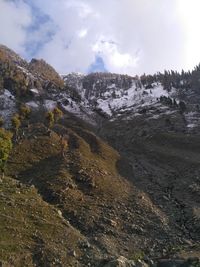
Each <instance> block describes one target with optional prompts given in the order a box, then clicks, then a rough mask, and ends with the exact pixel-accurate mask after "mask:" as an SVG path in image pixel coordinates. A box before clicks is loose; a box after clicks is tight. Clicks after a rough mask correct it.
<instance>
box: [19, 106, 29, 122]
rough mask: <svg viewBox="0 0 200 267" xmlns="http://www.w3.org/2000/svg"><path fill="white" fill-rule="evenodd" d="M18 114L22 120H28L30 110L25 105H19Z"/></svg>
mask: <svg viewBox="0 0 200 267" xmlns="http://www.w3.org/2000/svg"><path fill="white" fill-rule="evenodd" d="M19 113H20V115H21V117H22V118H24V119H28V118H29V115H30V113H31V109H30V107H29V106H27V105H25V104H21V106H20V108H19Z"/></svg>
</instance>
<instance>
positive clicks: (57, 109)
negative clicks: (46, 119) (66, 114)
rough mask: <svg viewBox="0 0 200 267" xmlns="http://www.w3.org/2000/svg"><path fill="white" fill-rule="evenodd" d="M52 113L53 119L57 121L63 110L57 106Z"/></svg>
mask: <svg viewBox="0 0 200 267" xmlns="http://www.w3.org/2000/svg"><path fill="white" fill-rule="evenodd" d="M53 114H54V119H55V121H58V120H59V119H60V118H62V117H63V112H62V110H60V109H59V108H58V107H57V108H54V110H53Z"/></svg>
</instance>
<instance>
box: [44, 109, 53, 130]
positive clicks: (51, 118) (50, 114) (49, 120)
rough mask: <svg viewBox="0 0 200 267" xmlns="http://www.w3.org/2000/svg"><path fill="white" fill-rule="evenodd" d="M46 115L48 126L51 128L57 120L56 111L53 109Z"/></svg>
mask: <svg viewBox="0 0 200 267" xmlns="http://www.w3.org/2000/svg"><path fill="white" fill-rule="evenodd" d="M45 117H46V120H47V124H48V127H49V128H51V127H52V126H53V125H54V122H55V118H54V113H53V112H52V111H48V112H47V113H46V116H45Z"/></svg>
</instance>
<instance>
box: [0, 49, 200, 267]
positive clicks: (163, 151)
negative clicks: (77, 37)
mask: <svg viewBox="0 0 200 267" xmlns="http://www.w3.org/2000/svg"><path fill="white" fill-rule="evenodd" d="M196 71H198V70H196ZM195 75H196V74H195ZM175 77H176V79H175V78H174V76H173V78H172V77H171V74H169V73H167V74H166V75H165V76H162V75H161V74H160V76H155V77H154V76H150V77H140V78H139V77H130V76H127V75H119V74H110V73H94V74H89V75H81V74H74V73H73V74H68V75H64V76H63V77H60V76H59V75H58V74H57V73H56V71H55V70H54V69H53V68H52V67H51V66H49V65H48V64H47V63H45V62H44V61H43V60H35V59H34V60H32V61H31V62H30V63H27V62H26V61H24V60H23V59H21V58H20V57H19V56H18V55H16V54H15V53H14V52H12V51H11V50H9V49H8V48H6V47H4V46H0V80H1V84H0V88H1V90H0V116H1V117H3V119H4V127H6V128H8V129H10V130H13V129H12V127H11V125H10V121H11V118H12V116H13V115H14V114H16V113H19V114H20V112H21V110H20V108H21V106H23V105H25V106H27V107H29V108H30V109H31V113H30V114H29V116H27V117H26V118H23V121H22V124H21V126H20V127H19V129H18V131H17V136H16V134H15V135H14V138H13V149H12V151H11V153H10V158H9V160H8V162H7V168H6V177H5V178H4V179H0V211H1V212H0V230H1V233H2V235H1V237H0V263H1V261H2V262H3V263H2V264H5V266H7V265H8V266H20V267H21V266H76V265H78V266H104V265H106V264H109V263H108V262H109V261H110V262H111V263H110V264H112V262H114V263H116V264H118V263H119V261H118V260H116V261H114V260H113V258H112V257H113V256H114V257H115V258H118V257H119V256H120V255H123V256H125V257H126V258H129V259H130V258H131V259H132V261H128V260H126V259H125V258H123V257H122V258H123V261H124V262H127V264H133V260H135V261H137V259H139V258H145V259H147V258H162V257H165V258H168V257H172V256H173V257H175V256H177V257H178V256H182V257H183V256H184V257H188V256H199V254H200V248H199V243H198V242H199V240H200V228H199V226H200V210H199V203H200V188H199V183H200V181H199V177H200V169H199V164H200V160H199V159H200V146H199V144H200V135H199V126H200V112H199V107H198V103H197V102H198V101H197V100H198V98H199V91H198V86H197V83H195V82H194V81H196V80H195V78H194V79H192V78H191V76H188V78H187V79H186V78H184V79H183V76H180V77H179V76H177V75H175ZM184 77H186V75H185V76H184ZM175 81H176V83H175ZM187 86H188V88H187ZM22 104H23V105H22ZM55 107H58V108H59V109H60V110H62V112H63V117H62V118H60V119H58V120H55V121H54V124H52V125H51V126H50V125H47V119H46V118H47V117H46V115H47V114H46V112H47V111H53V110H54V108H55ZM47 126H48V127H47ZM49 128H50V129H49ZM63 140H64V143H63ZM63 144H65V146H64V147H63ZM13 239H14V241H13ZM13 242H14V243H13ZM191 251H192V252H191ZM147 262H148V264H149V261H148V260H147ZM114 263H113V264H114ZM6 264H7V265H6ZM138 264H139V265H138V266H140V267H141V263H138ZM144 264H145V263H144ZM106 266H109V265H106ZM111 266H112V265H111ZM125 266H126V265H125ZM127 266H129V265H127ZM136 266H137V265H136ZM144 266H146V265H144Z"/></svg>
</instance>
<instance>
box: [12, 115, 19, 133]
mask: <svg viewBox="0 0 200 267" xmlns="http://www.w3.org/2000/svg"><path fill="white" fill-rule="evenodd" d="M11 123H12V128H13V130H14V132H15V134H16V135H17V133H18V130H19V127H20V126H21V120H20V116H19V114H15V115H14V116H13V117H12V119H11Z"/></svg>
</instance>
